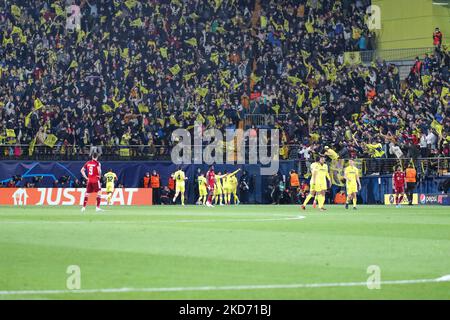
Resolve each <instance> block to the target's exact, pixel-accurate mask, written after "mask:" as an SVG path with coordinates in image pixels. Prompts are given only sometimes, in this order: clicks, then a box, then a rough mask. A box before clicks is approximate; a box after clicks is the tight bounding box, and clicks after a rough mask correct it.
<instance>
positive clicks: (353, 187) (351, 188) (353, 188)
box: [346, 183, 358, 194]
mask: <svg viewBox="0 0 450 320" xmlns="http://www.w3.org/2000/svg"><path fill="white" fill-rule="evenodd" d="M346 189H347V194H352V193H357V192H358V185H357V184H356V183H347V185H346Z"/></svg>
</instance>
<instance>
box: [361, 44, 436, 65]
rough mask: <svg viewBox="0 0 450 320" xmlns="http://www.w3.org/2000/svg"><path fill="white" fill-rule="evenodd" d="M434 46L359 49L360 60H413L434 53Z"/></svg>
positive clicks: (365, 61)
mask: <svg viewBox="0 0 450 320" xmlns="http://www.w3.org/2000/svg"><path fill="white" fill-rule="evenodd" d="M434 51H435V48H434V47H426V48H405V49H385V50H369V51H361V52H360V54H361V61H362V62H363V63H370V62H372V61H376V60H378V59H380V60H386V61H403V60H414V59H415V58H416V57H419V58H420V59H423V56H424V55H425V54H432V53H434Z"/></svg>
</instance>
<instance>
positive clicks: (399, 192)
mask: <svg viewBox="0 0 450 320" xmlns="http://www.w3.org/2000/svg"><path fill="white" fill-rule="evenodd" d="M392 185H393V187H394V193H395V204H396V205H397V207H400V204H401V203H402V201H403V198H404V196H405V185H406V176H405V173H404V172H403V171H402V167H401V166H398V167H397V170H396V171H395V172H394V174H393V175H392Z"/></svg>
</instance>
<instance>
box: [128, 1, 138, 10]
mask: <svg viewBox="0 0 450 320" xmlns="http://www.w3.org/2000/svg"><path fill="white" fill-rule="evenodd" d="M136 4H137V1H136V0H127V1H125V5H126V6H127V8H128V9H131V8H134V7H135V6H136Z"/></svg>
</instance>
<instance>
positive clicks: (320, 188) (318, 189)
mask: <svg viewBox="0 0 450 320" xmlns="http://www.w3.org/2000/svg"><path fill="white" fill-rule="evenodd" d="M314 187H315V191H316V192H321V191H326V190H327V184H326V183H316V184H315V186H314Z"/></svg>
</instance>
